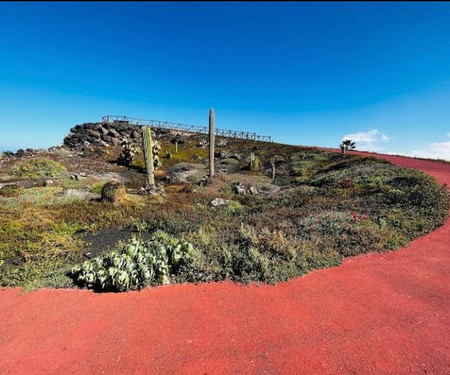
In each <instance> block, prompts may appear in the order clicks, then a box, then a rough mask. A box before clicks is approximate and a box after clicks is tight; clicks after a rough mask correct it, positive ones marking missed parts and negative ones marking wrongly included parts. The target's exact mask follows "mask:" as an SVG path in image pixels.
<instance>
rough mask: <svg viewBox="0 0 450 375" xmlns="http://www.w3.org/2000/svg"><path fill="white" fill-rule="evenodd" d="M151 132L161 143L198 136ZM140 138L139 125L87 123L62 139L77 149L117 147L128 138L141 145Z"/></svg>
mask: <svg viewBox="0 0 450 375" xmlns="http://www.w3.org/2000/svg"><path fill="white" fill-rule="evenodd" d="M152 132H153V136H154V137H155V139H158V140H161V141H163V140H167V141H170V140H172V139H175V138H176V137H177V138H179V139H180V140H181V139H183V138H184V137H193V136H195V135H196V136H198V134H193V133H187V132H180V131H174V130H170V129H161V128H152ZM141 137H142V126H141V125H130V124H128V123H126V122H121V121H116V122H114V123H103V122H95V123H91V122H89V123H84V124H81V125H76V126H74V127H73V128H72V129H70V133H69V134H68V135H67V136H66V137H65V138H64V145H65V146H67V147H68V148H70V149H78V148H81V147H86V146H90V145H92V146H103V147H112V146H117V145H119V143H120V141H121V140H122V139H123V138H130V139H131V141H132V142H133V143H141ZM203 138H204V136H203Z"/></svg>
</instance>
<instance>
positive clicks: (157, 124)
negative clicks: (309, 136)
mask: <svg viewBox="0 0 450 375" xmlns="http://www.w3.org/2000/svg"><path fill="white" fill-rule="evenodd" d="M102 121H103V123H106V124H113V123H116V124H117V123H124V124H129V125H146V126H150V127H154V128H161V129H170V130H180V131H185V132H191V133H202V134H208V132H209V128H208V127H207V126H197V125H186V124H179V123H175V122H169V121H160V120H144V119H140V118H135V117H128V116H114V115H106V116H103V117H102ZM216 135H217V136H221V137H227V138H238V139H250V140H253V141H261V142H272V137H271V136H268V135H259V134H256V133H251V132H244V131H236V130H223V129H216Z"/></svg>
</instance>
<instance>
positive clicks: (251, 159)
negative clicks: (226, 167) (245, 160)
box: [250, 152, 255, 171]
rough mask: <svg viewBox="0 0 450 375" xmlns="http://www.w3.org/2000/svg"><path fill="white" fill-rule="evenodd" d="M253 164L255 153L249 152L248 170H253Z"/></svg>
mask: <svg viewBox="0 0 450 375" xmlns="http://www.w3.org/2000/svg"><path fill="white" fill-rule="evenodd" d="M254 162H255V153H254V152H250V170H251V171H252V170H253V163H254Z"/></svg>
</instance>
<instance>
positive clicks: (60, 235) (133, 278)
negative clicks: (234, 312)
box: [0, 140, 449, 291]
mask: <svg viewBox="0 0 450 375" xmlns="http://www.w3.org/2000/svg"><path fill="white" fill-rule="evenodd" d="M255 144H256V145H257V147H258V148H257V151H256V153H257V157H258V159H259V163H260V165H259V171H251V170H249V159H248V158H247V157H245V158H242V160H236V159H223V160H222V161H218V163H217V164H221V163H223V165H227V166H229V167H232V168H233V170H232V172H230V173H231V174H227V173H216V176H215V178H214V184H213V185H212V186H208V187H201V186H198V185H196V186H194V185H192V184H178V185H169V184H166V192H167V196H166V197H164V198H163V197H160V196H157V197H156V196H145V195H144V196H138V195H134V194H127V196H126V199H123V200H121V201H120V202H119V203H117V202H116V203H114V204H112V203H109V202H100V201H95V200H91V201H89V200H80V199H77V198H75V197H73V196H66V195H63V194H61V192H62V188H61V187H59V186H58V187H34V188H28V189H24V190H23V191H20V192H19V193H18V194H17V195H16V196H10V197H1V196H0V213H1V214H0V285H3V286H14V285H22V286H25V287H26V288H27V289H29V288H36V287H42V286H53V287H67V286H74V285H80V286H88V287H92V288H94V289H96V290H99V291H101V290H105V291H106V290H126V289H129V288H130V289H132V288H137V289H138V288H140V287H143V286H145V285H156V284H159V283H165V282H171V283H176V282H205V281H206V282H207V281H214V280H234V281H239V282H245V283H248V282H252V281H256V282H268V283H276V282H279V281H283V280H288V279H289V278H292V277H295V276H299V275H303V274H305V273H307V272H309V271H311V270H313V269H318V268H325V267H330V266H335V265H338V264H340V262H341V261H342V260H343V259H344V258H345V257H347V256H353V255H356V254H361V253H365V252H368V251H388V250H392V249H395V248H398V247H399V246H404V245H407V244H408V242H409V241H410V240H412V239H414V238H416V237H417V236H420V235H423V234H426V233H429V232H430V231H432V230H434V229H436V228H437V227H439V226H440V225H442V224H443V222H444V221H445V219H446V217H447V212H448V207H449V202H448V193H447V190H446V188H445V187H443V186H439V185H438V184H437V182H436V181H435V179H434V178H432V177H430V176H427V175H425V174H423V173H421V172H418V171H415V170H411V169H406V168H398V167H395V166H393V165H392V164H390V163H389V162H386V161H383V160H379V159H375V158H366V157H360V156H356V155H347V154H339V153H328V152H325V151H320V150H317V149H313V148H301V147H293V146H287V145H279V144H272V143H257V142H256V143H255V142H250V141H238V140H236V141H233V142H229V144H228V145H227V146H226V147H224V149H225V150H226V151H227V152H230V153H239V154H240V155H246V156H248V155H250V153H251V152H255V151H254V147H255ZM162 147H163V150H165V151H170V152H171V153H172V155H173V157H172V158H171V159H165V161H164V170H165V171H167V170H169V169H170V168H172V166H173V165H175V164H178V163H192V162H193V160H192V156H193V155H195V154H196V155H200V156H201V159H202V161H196V163H202V165H203V173H204V174H206V173H207V169H206V168H205V166H206V161H207V149H205V148H199V147H195V142H193V141H187V142H186V143H184V144H182V145H179V147H178V152H177V153H175V152H174V147H175V146H174V145H173V144H170V143H169V142H167V144H162ZM274 155H278V157H277V158H276V159H275V161H274V164H275V165H276V176H275V180H274V182H273V183H272V182H271V174H272V164H271V160H273V158H274ZM31 160H32V159H31ZM231 160H233V161H231ZM254 162H255V160H253V163H254ZM133 173H135V174H138V173H141V172H138V171H136V170H133ZM158 178H159V177H158V175H157V179H158ZM236 181H241V182H242V183H245V184H254V185H255V186H256V187H257V188H258V190H259V191H260V194H259V195H252V194H250V195H238V194H235V193H233V191H234V189H232V184H233V183H235V182H236ZM102 186H103V185H102V184H101V183H100V182H95V184H93V185H92V187H91V191H95V192H97V193H99V192H101V189H102ZM264 188H266V190H265V189H264ZM214 198H222V199H224V200H226V202H227V203H226V204H225V205H222V206H218V207H213V206H211V204H210V202H211V201H212V200H213V199H214ZM136 223H138V224H136ZM136 227H139V230H140V234H141V235H142V238H146V240H139V246H137V245H136V244H137V240H134V242H130V243H128V244H127V245H126V246H125V247H124V246H119V247H118V248H117V250H116V251H115V252H109V253H106V254H104V255H103V256H101V257H97V258H96V259H97V260H90V261H88V262H87V263H83V262H82V261H83V258H82V252H83V250H86V246H87V245H86V244H84V243H83V241H82V238H83V237H82V235H83V234H87V233H96V232H97V231H99V230H101V229H106V228H107V229H114V230H117V232H120V230H121V229H126V228H136ZM183 241H186V242H183ZM185 243H189V244H191V245H192V247H191V246H189V249H190V250H189V251H188V253H189V256H187V253H186V254H185V255H186V259H185V260H183V262H181V263H180V264H178V263H176V262H173V259H175V258H173V251H174V249H175V248H178V247H177V246H178V245H180V244H185ZM133 246H134V247H133ZM161 246H162V247H164V249H166V250H165V253H164V252H163V251H162V250H161V254H162V255H161V257H160V258H158V259H160V260H161V259H163V261H162V263H161V262H160V263H158V264H159V265H160V266H161V268H157V267H159V266H156V262H157V261H156V258H155V257H156V254H157V251H160V250H157V249H161V248H162V247H161ZM183 246H187V245H183ZM136 248H137V249H138V253H142V254H146V256H147V257H148V258H146V259H147V260H146V261H145V262H144V263H142V261H141V262H140V265H139V262H137V260H139V259H137V258H136V257H135V255H133V257H131V256H130V258H126V257H125V253H127V252H128V251H129V249H136ZM127 249H128V250H127ZM130 251H131V250H130ZM158 254H159V253H158ZM164 254H165V255H164ZM113 255H114V257H113ZM128 256H129V255H128ZM183 256H184V255H183ZM115 257H122V258H123V257H125V258H126V262H125V261H124V263H123V264H122V263H120V264H121V266H120V267H115V268H116V269H117V270H116V271H114V272H113V271H111V273H110V271H109V268H111V265H112V264H113V263H111V262H113V260H112V259H113V258H115ZM176 257H177V256H176ZM183 259H184V258H183ZM77 264H81V266H80V267H79V268H76V269H74V271H75V272H74V273H72V274H71V273H70V270H71V267H73V266H74V265H77ZM122 266H123V267H125V268H123V267H122ZM144 266H145V267H147V268H145V267H144ZM125 269H126V270H128V271H126V274H125V273H124V272H123V271H125ZM119 270H120V272H119ZM133 270H136V272H132V271H133ZM105 272H106V273H105ZM92 274H94V276H92ZM149 274H151V275H152V276H151V277H150V278H148V277H147V276H148V275H149ZM88 275H89V276H88ZM142 275H144V276H142ZM105 277H106V278H105Z"/></svg>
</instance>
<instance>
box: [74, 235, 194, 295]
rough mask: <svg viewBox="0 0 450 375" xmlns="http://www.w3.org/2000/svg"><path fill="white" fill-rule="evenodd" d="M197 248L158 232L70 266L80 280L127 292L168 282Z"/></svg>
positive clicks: (103, 287)
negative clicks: (149, 237)
mask: <svg viewBox="0 0 450 375" xmlns="http://www.w3.org/2000/svg"><path fill="white" fill-rule="evenodd" d="M193 254H194V249H193V247H192V245H191V244H190V243H189V242H186V241H179V240H177V239H176V238H173V237H171V236H169V235H168V234H167V233H164V232H161V231H158V232H156V233H155V234H154V236H153V238H152V239H151V240H149V241H143V240H141V239H137V238H133V239H132V240H131V241H130V242H129V243H128V244H127V245H126V246H124V247H123V248H122V249H121V250H120V251H115V250H113V251H110V252H108V253H107V254H105V255H103V256H102V257H97V258H94V259H92V260H90V261H85V262H84V263H83V264H82V265H77V266H74V267H73V268H72V269H71V272H70V274H71V276H72V277H73V278H74V279H75V280H76V282H77V283H79V284H81V285H83V286H87V287H88V288H92V289H97V290H103V291H125V290H128V289H140V288H142V287H144V286H149V285H158V284H169V283H170V279H171V277H172V278H173V277H174V276H172V275H176V274H177V273H178V272H179V270H180V268H182V267H186V266H188V264H189V261H190V260H191V258H192V256H193Z"/></svg>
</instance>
